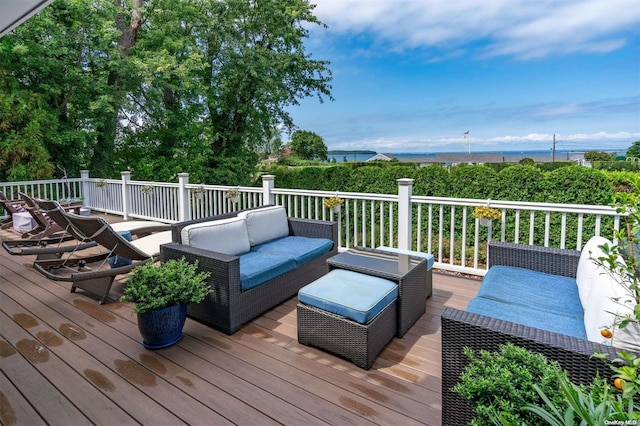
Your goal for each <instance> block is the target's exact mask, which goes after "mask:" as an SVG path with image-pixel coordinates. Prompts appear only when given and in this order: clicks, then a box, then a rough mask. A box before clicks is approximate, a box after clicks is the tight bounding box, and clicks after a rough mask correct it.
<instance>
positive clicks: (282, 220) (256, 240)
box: [238, 206, 289, 247]
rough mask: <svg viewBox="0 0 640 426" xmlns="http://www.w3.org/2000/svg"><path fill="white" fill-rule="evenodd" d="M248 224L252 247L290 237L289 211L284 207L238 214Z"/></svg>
mask: <svg viewBox="0 0 640 426" xmlns="http://www.w3.org/2000/svg"><path fill="white" fill-rule="evenodd" d="M238 217H240V218H243V219H244V220H245V221H246V222H247V232H248V233H249V243H250V244H251V246H252V247H253V246H257V245H258V244H262V243H266V242H267V241H271V240H275V239H276V238H280V237H286V236H287V235H289V220H288V219H287V211H286V210H285V209H284V207H282V206H273V207H265V208H263V209H256V210H248V211H244V212H240V213H238Z"/></svg>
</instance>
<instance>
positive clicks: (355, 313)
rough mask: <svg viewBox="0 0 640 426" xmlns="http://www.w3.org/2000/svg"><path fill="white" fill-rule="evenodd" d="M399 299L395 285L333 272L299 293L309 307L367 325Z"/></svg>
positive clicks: (341, 271) (355, 275) (371, 277)
mask: <svg viewBox="0 0 640 426" xmlns="http://www.w3.org/2000/svg"><path fill="white" fill-rule="evenodd" d="M397 297H398V286H397V284H396V283H394V282H393V281H389V280H386V279H384V278H379V277H373V276H371V275H365V274H360V273H358V272H353V271H347V270H344V269H334V270H332V271H331V272H329V273H328V274H326V275H324V276H322V277H320V278H318V279H317V280H315V281H314V282H312V283H311V284H308V285H306V286H304V287H303V288H301V289H300V291H299V292H298V300H299V301H300V302H301V303H304V304H306V305H310V306H314V307H316V308H318V309H322V310H323V311H327V312H331V313H334V314H336V315H340V316H343V317H345V318H348V319H350V320H353V321H356V322H358V323H360V324H368V323H369V322H371V320H373V319H374V318H375V317H376V315H378V314H379V313H380V312H382V310H383V309H384V308H386V307H387V306H388V305H389V304H390V303H393V301H394V300H396V298H397Z"/></svg>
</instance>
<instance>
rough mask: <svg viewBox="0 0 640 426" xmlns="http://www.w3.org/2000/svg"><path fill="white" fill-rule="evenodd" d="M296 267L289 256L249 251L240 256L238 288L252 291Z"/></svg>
mask: <svg viewBox="0 0 640 426" xmlns="http://www.w3.org/2000/svg"><path fill="white" fill-rule="evenodd" d="M296 267H297V265H296V262H295V260H293V257H291V256H283V255H274V254H270V253H258V252H254V251H250V252H248V253H245V254H243V255H241V256H240V286H241V287H242V290H243V291H245V290H249V289H252V288H254V287H257V286H259V285H260V284H262V283H265V282H267V281H269V280H270V279H273V278H275V277H277V276H279V275H282V274H284V273H286V272H289V271H292V270H294V269H295V268H296Z"/></svg>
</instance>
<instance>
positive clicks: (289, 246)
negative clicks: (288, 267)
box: [251, 236, 333, 266]
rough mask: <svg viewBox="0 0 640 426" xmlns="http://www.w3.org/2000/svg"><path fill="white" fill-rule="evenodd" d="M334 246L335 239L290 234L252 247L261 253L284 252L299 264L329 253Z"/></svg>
mask: <svg viewBox="0 0 640 426" xmlns="http://www.w3.org/2000/svg"><path fill="white" fill-rule="evenodd" d="M332 248H333V241H331V240H328V239H326V238H307V237H296V236H288V237H282V238H278V239H276V240H273V241H269V242H266V243H264V244H260V245H258V246H255V247H253V248H251V251H256V252H259V253H271V254H283V255H286V256H288V257H293V259H294V260H295V261H296V263H297V264H298V266H302V265H304V264H305V263H307V262H309V261H311V260H313V259H316V258H317V257H320V256H322V255H323V254H325V253H328V252H329V251H330V250H331V249H332Z"/></svg>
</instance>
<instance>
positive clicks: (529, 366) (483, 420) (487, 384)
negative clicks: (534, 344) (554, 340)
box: [453, 343, 564, 426]
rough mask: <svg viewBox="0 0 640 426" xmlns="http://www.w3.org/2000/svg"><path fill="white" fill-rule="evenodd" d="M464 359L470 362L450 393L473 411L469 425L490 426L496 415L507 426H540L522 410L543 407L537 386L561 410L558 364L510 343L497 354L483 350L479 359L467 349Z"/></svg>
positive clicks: (531, 416)
mask: <svg viewBox="0 0 640 426" xmlns="http://www.w3.org/2000/svg"><path fill="white" fill-rule="evenodd" d="M465 355H466V356H468V357H469V359H470V361H471V362H470V363H469V365H468V366H467V368H466V369H465V370H464V372H463V373H462V375H461V377H460V382H459V383H458V384H456V385H455V386H454V387H453V391H454V392H456V393H458V394H459V395H461V396H463V397H464V398H466V399H467V400H468V401H469V404H470V405H471V407H472V408H473V410H474V411H475V413H476V417H475V418H474V419H473V420H472V421H471V423H470V424H471V425H476V426H485V425H489V424H492V421H493V420H492V419H495V418H496V416H497V415H498V414H499V415H500V416H501V417H502V418H503V419H505V420H506V421H508V423H506V424H514V425H515V424H517V425H535V424H540V421H539V418H538V416H537V415H536V414H534V413H532V412H530V411H528V410H526V409H525V407H526V406H527V405H536V406H541V405H543V404H544V400H543V398H542V397H541V396H540V394H539V393H538V392H537V390H536V386H537V387H538V388H539V389H541V390H542V392H544V394H545V395H546V397H547V398H549V400H550V401H552V402H553V403H554V404H555V405H556V406H560V407H562V406H564V405H563V404H564V400H563V398H562V395H561V394H560V383H559V380H558V377H559V373H560V372H561V371H562V369H561V368H560V366H559V365H558V363H556V362H549V361H548V360H547V359H546V358H545V357H544V356H542V355H540V354H538V353H534V352H531V351H529V350H527V349H524V348H520V347H517V346H515V345H513V344H511V343H507V344H505V345H501V346H500V348H499V350H498V351H497V352H489V351H484V350H482V351H480V354H479V356H478V357H476V356H475V354H474V353H473V351H472V350H471V349H469V348H466V349H465Z"/></svg>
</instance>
